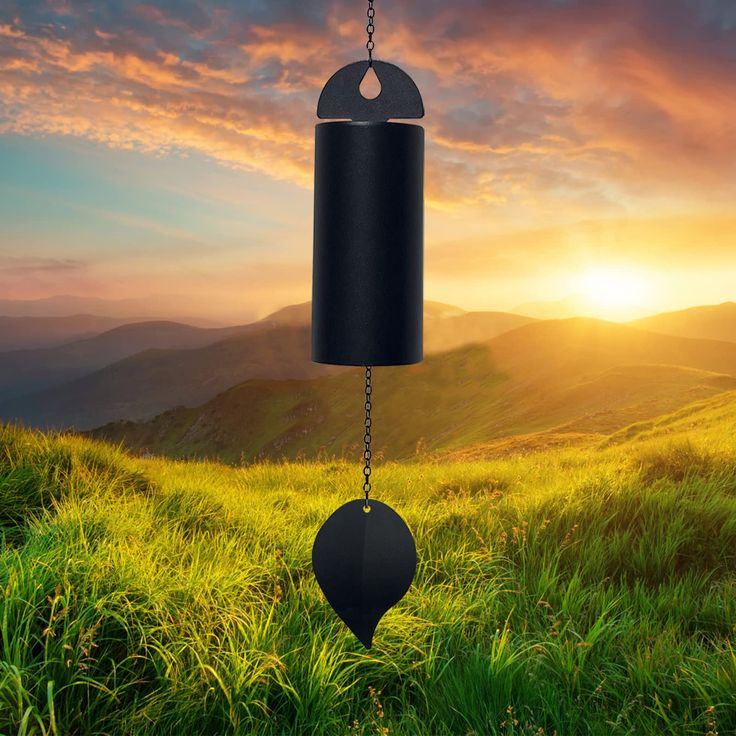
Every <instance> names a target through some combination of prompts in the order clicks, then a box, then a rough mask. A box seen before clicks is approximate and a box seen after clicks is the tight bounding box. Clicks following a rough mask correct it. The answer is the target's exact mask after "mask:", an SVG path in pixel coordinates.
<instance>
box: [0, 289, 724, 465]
mask: <svg viewBox="0 0 736 736" xmlns="http://www.w3.org/2000/svg"><path fill="white" fill-rule="evenodd" d="M309 317H310V305H309V303H305V304H298V305H293V306H290V307H286V308H284V309H282V310H279V311H278V312H275V313H274V314H272V315H269V316H268V317H266V318H265V319H263V320H260V321H258V322H255V323H251V324H247V325H239V326H234V327H227V328H201V327H192V326H191V325H186V324H179V323H175V322H163V321H146V322H142V323H133V324H126V325H123V326H116V327H114V328H113V329H110V330H107V331H104V332H102V333H101V334H97V335H95V336H93V337H84V338H83V339H78V340H70V341H67V342H65V343H64V344H61V345H55V346H52V347H46V348H33V349H25V350H15V351H6V352H4V353H0V417H2V418H3V419H4V420H6V421H17V422H21V423H24V424H29V425H34V426H39V427H42V428H57V429H77V430H94V432H95V433H96V434H98V435H100V436H105V437H107V438H110V439H115V440H118V441H123V442H125V443H126V444H127V445H129V446H130V447H133V448H135V449H138V450H148V451H152V452H166V453H169V454H173V455H176V456H190V455H196V456H214V455H216V456H218V457H222V458H225V459H228V460H231V461H232V460H237V459H239V458H240V457H241V456H243V457H248V458H254V457H264V456H265V457H280V456H287V457H294V456H297V455H300V454H310V453H314V452H315V451H317V450H319V449H322V450H323V451H324V452H327V453H329V454H341V453H343V452H351V451H352V449H353V448H354V446H355V445H356V443H357V442H358V441H359V439H360V426H361V417H360V416H359V415H360V410H361V407H362V401H360V400H359V399H360V395H361V385H360V384H361V380H362V379H361V377H360V373H359V371H356V370H355V369H350V368H345V367H336V366H325V365H319V364H315V363H312V362H311V360H310V355H309V352H310V351H309ZM424 319H425V352H426V353H427V359H426V360H425V362H424V363H422V364H419V365H416V366H409V367H402V368H381V369H378V370H377V371H376V379H377V381H376V383H377V386H376V398H377V402H376V409H375V411H376V414H377V416H380V414H381V413H382V412H385V413H386V414H387V416H388V419H384V420H382V421H381V424H380V425H379V426H380V427H382V431H381V432H380V433H379V435H378V437H377V444H378V448H379V450H383V452H384V453H385V454H387V456H396V457H405V456H408V455H411V454H413V453H415V452H416V451H417V448H419V450H420V451H433V452H434V451H437V452H439V451H443V452H451V451H454V450H457V449H462V448H469V447H478V448H484V447H488V446H489V443H490V444H493V443H497V442H498V441H499V438H504V437H509V436H512V435H514V436H527V435H528V436H530V437H532V439H530V440H529V441H530V442H543V443H544V442H549V441H552V440H551V439H550V438H551V437H552V436H553V435H554V436H555V437H558V438H560V441H562V442H568V441H570V440H571V438H574V437H575V436H580V437H588V436H598V435H600V434H606V433H608V432H609V431H615V430H616V429H619V428H620V427H622V426H625V425H626V424H627V423H629V422H631V421H638V420H640V419H642V418H648V417H652V416H656V415H657V413H658V412H659V413H661V412H663V411H671V410H673V409H676V408H677V407H679V406H681V405H682V404H683V403H684V402H686V401H691V400H693V398H701V397H706V396H710V395H712V394H714V393H717V392H719V391H723V390H727V389H729V388H731V387H732V382H733V381H734V378H733V376H736V329H735V328H736V305H735V304H733V303H730V302H728V303H725V304H721V305H715V306H708V307H695V308H692V309H688V310H681V311H678V312H670V313H664V314H658V315H654V316H652V317H649V318H646V319H642V320H637V321H635V322H632V323H630V324H628V325H622V324H617V323H609V322H604V321H601V320H592V319H585V318H573V319H562V320H541V321H539V320H535V319H533V318H531V317H525V316H521V315H517V314H511V313H504V312H467V311H464V310H462V309H459V308H457V307H453V306H450V305H445V304H440V303H436V302H427V303H426V304H425V315H424ZM1 326H2V322H1V321H0V328H1ZM102 326H104V325H102ZM665 333H667V334H665ZM1 336H2V330H1V329H0V337H1ZM713 338H715V339H713ZM356 397H357V398H356ZM95 428H99V429H95ZM539 433H542V435H544V437H538V436H537V435H538V434H539ZM554 441H557V440H554Z"/></svg>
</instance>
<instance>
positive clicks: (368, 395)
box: [363, 365, 373, 509]
mask: <svg viewBox="0 0 736 736" xmlns="http://www.w3.org/2000/svg"><path fill="white" fill-rule="evenodd" d="M372 394H373V385H372V383H371V367H370V366H369V365H367V366H366V367H365V424H364V426H365V434H364V435H363V442H364V443H365V450H363V460H364V465H363V477H364V481H363V494H364V496H365V498H364V500H363V508H364V509H368V508H369V506H368V496H369V495H370V492H371V424H372V420H371V409H372V408H373V402H372Z"/></svg>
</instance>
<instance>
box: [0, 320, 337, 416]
mask: <svg viewBox="0 0 736 736" xmlns="http://www.w3.org/2000/svg"><path fill="white" fill-rule="evenodd" d="M335 370H337V369H335V368H332V367H331V366H320V365H318V364H316V363H312V362H311V361H310V360H309V331H308V329H307V328H277V327H273V326H269V325H268V324H263V325H261V324H258V323H256V326H254V327H253V328H252V329H248V330H247V331H245V332H244V334H241V335H237V336H235V337H231V338H228V339H226V340H220V341H218V342H216V343H213V344H211V345H206V346H204V347H201V348H196V349H181V350H173V349H170V350H162V349H152V350H147V351H144V352H142V353H138V354H137V355H134V356H132V357H130V358H126V359H124V360H121V361H118V362H116V363H113V364H111V365H108V366H106V367H104V368H102V369H100V370H99V371H96V372H95V373H92V374H90V375H88V376H84V377H83V378H78V379H76V380H74V381H71V382H69V383H66V384H64V385H62V386H60V387H59V388H52V389H48V390H46V391H41V392H39V393H35V394H33V395H32V396H27V397H22V398H20V399H16V400H10V401H6V402H4V403H3V404H0V416H2V417H4V418H5V419H6V420H7V421H13V420H16V421H18V420H19V421H22V422H24V423H27V424H30V425H33V426H39V427H62V428H63V427H72V426H73V427H76V428H78V429H87V428H91V427H94V426H96V425H99V424H102V423H104V422H108V421H110V420H111V419H113V418H115V417H133V418H145V417H149V416H152V415H154V414H156V413H158V412H161V411H164V410H165V409H167V408H169V407H171V406H177V405H181V404H197V403H201V402H202V401H206V400H207V399H209V398H211V397H212V396H215V395H217V394H218V393H220V392H221V391H224V390H225V389H227V388H229V387H230V386H232V385H233V384H234V383H239V382H241V381H245V380H249V379H253V378H262V377H269V378H275V379H280V380H281V379H287V378H309V377H313V376H318V375H321V374H325V373H329V372H334V371H335Z"/></svg>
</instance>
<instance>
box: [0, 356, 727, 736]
mask: <svg viewBox="0 0 736 736" xmlns="http://www.w3.org/2000/svg"><path fill="white" fill-rule="evenodd" d="M479 359H480V358H479ZM441 365H442V364H441V363H438V364H437V366H435V367H434V368H432V370H440V369H441ZM735 425H736V392H729V393H722V394H720V395H718V396H715V397H712V398H710V399H708V400H705V401H701V402H699V403H697V404H694V405H691V406H688V407H686V408H683V409H681V410H679V411H678V412H676V413H675V414H673V415H671V416H668V417H660V418H659V419H657V420H655V421H654V422H653V423H651V424H650V425H647V426H644V425H639V426H637V427H636V428H632V429H629V430H622V431H621V432H619V433H618V434H616V435H614V436H613V437H612V438H611V439H610V440H601V441H598V442H597V443H594V444H592V445H590V444H589V446H588V447H587V448H581V447H575V448H570V449H558V450H547V451H541V452H535V453H533V454H524V455H520V454H518V453H516V454H513V455H511V456H508V457H504V458H500V459H494V460H481V461H474V462H467V461H466V462H438V461H437V460H436V459H433V460H431V461H428V462H425V461H414V462H411V463H403V464H400V463H378V464H377V465H376V469H375V475H374V481H375V486H374V488H375V494H376V496H377V497H378V498H380V499H381V500H383V501H385V502H387V503H390V504H391V505H392V506H394V507H395V508H396V509H397V510H399V511H400V512H401V514H402V515H403V516H404V518H405V519H406V521H407V523H408V525H409V526H410V528H411V529H412V531H413V533H414V535H415V538H416V542H417V550H418V557H419V565H418V569H417V573H416V577H415V580H414V584H413V585H412V587H411V589H410V590H409V592H408V594H407V596H406V597H405V598H404V599H403V600H402V602H401V603H400V604H399V605H398V606H397V607H395V608H394V609H392V610H391V611H390V612H389V613H388V614H387V615H386V616H385V617H384V619H383V621H382V622H381V624H380V625H379V628H378V631H377V635H376V637H375V644H374V648H373V649H372V650H370V651H369V652H367V651H365V650H364V649H362V647H361V646H360V645H359V644H358V643H357V641H356V640H355V639H354V638H353V637H352V636H351V635H350V634H349V632H348V631H347V630H346V629H345V627H344V626H342V624H341V623H340V622H339V620H338V619H337V617H336V616H335V615H334V614H333V613H332V611H331V610H330V609H329V607H328V606H327V604H326V603H325V601H324V598H323V597H322V595H321V593H320V591H319V589H318V587H317V585H316V583H315V581H314V578H313V576H312V572H311V563H310V550H311V544H312V540H313V538H314V535H315V533H316V531H317V529H318V527H319V525H320V524H321V523H322V522H323V521H324V520H325V519H326V518H327V516H328V515H329V514H330V513H331V512H332V511H333V510H334V509H335V508H336V507H337V506H338V505H339V504H341V503H342V502H344V501H346V500H348V499H350V498H355V497H356V496H357V495H358V490H359V485H360V468H359V467H358V464H357V463H344V462H340V461H337V462H329V463H315V462H299V463H293V464H289V463H278V464H271V463H258V464H255V465H252V466H249V467H244V468H232V467H226V466H221V465H215V464H208V463H182V462H171V461H164V460H143V459H136V458H131V457H128V456H126V455H124V454H122V453H121V452H119V451H117V450H115V449H113V448H112V447H110V446H107V445H104V444H101V443H98V442H92V441H90V440H85V439H81V438H78V437H67V436H60V437H47V436H43V435H40V434H35V433H29V432H24V431H21V430H18V429H14V428H7V427H6V428H2V427H0V531H1V532H2V535H3V546H2V547H0V733H6V734H10V733H12V734H28V735H30V734H34V735H37V736H41V735H42V734H78V735H79V736H88V735H89V736H91V735H92V734H108V735H109V736H127V735H128V734H136V735H140V736H154V735H155V736H179V735H180V734H198V735H200V736H221V735H222V734H234V735H235V736H250V735H251V734H258V735H259V736H277V735H278V736H284V735H287V736H299V735H301V734H313V735H314V736H323V735H324V736H333V735H334V734H355V735H356V736H357V734H362V735H365V736H369V735H375V734H386V733H388V734H390V735H391V736H427V735H428V734H431V735H432V736H452V735H454V734H471V733H473V734H490V735H492V736H501V735H503V736H508V735H509V734H517V735H519V734H525V735H528V736H539V735H540V734H554V733H557V734H558V735H559V736H562V735H563V734H564V736H591V735H592V736H609V735H610V736H623V735H624V734H637V736H661V734H708V733H710V734H714V733H721V734H729V733H734V732H735V731H736V657H735V656H734V646H733V636H734V621H736V496H734V488H736V439H735V436H734V433H733V427H734V426H735Z"/></svg>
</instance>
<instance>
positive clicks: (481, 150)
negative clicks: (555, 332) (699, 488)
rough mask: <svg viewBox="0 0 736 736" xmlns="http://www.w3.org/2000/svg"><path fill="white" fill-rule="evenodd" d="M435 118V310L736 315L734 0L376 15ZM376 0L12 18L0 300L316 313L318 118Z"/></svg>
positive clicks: (3, 88) (513, 5) (113, 9)
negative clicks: (733, 311)
mask: <svg viewBox="0 0 736 736" xmlns="http://www.w3.org/2000/svg"><path fill="white" fill-rule="evenodd" d="M375 6H376V33H375V43H376V52H375V54H376V58H378V59H382V60H386V61H392V62H394V63H397V64H399V65H400V66H402V67H403V68H404V69H405V70H406V71H408V72H409V73H410V74H411V75H412V77H413V78H414V79H415V81H416V82H417V84H418V86H419V88H420V90H421V92H422V95H423V98H424V103H425V108H426V117H425V118H424V120H423V121H422V124H423V125H424V126H425V128H426V136H427V147H426V171H427V174H426V213H425V223H426V231H425V232H426V239H425V246H426V289H425V291H426V296H427V297H428V298H430V299H435V300H438V301H443V302H448V303H451V304H456V305H459V306H461V307H464V308H466V309H507V310H508V309H513V308H515V307H517V306H518V305H523V304H528V303H530V302H543V301H556V300H561V299H565V298H569V297H572V298H573V299H574V300H579V301H580V300H581V301H582V303H583V304H584V306H583V307H581V308H584V309H586V311H588V312H589V313H592V314H595V315H596V316H604V317H609V318H625V317H629V316H632V317H633V316H637V315H639V314H645V313H650V312H655V311H662V310H665V309H675V308H680V307H684V306H689V305H694V304H713V303H717V302H721V301H726V300H736V2H734V0H617V1H616V2H613V1H610V2H608V1H604V0H578V1H577V2H575V1H574V0H567V1H566V0H498V1H493V2H491V1H486V2H480V1H475V2H473V1H471V0H461V1H454V2H427V0H423V1H422V2H420V1H419V0H411V1H410V2H409V1H407V2H392V3H388V2H383V1H382V0H376V2H375ZM365 10H366V3H365V2H363V1H362V0H350V1H347V0H340V1H339V2H324V1H322V0H311V1H310V2H281V1H279V0H271V1H267V0H261V1H258V2H255V1H249V0H246V1H245V2H229V3H214V2H205V1H204V0H198V1H197V0H194V1H191V0H190V1H182V0H171V1H170V2H158V3H156V2H150V3H136V2H117V3H112V2H94V3H92V2H69V1H67V0H48V1H47V2H36V1H34V0H22V1H18V2H14V1H13V0H10V1H9V0H0V298H5V299H36V298H43V297H48V296H52V295H56V294H75V295H80V296H93V297H102V298H105V299H121V298H135V299H141V300H142V302H141V303H142V304H147V305H150V309H149V311H150V312H151V313H153V312H154V311H156V310H157V309H162V310H164V311H166V310H168V311H170V312H171V313H172V314H181V313H186V314H194V313H196V314H200V315H202V316H207V317H211V318H214V319H220V320H225V321H243V320H246V319H248V318H251V317H253V316H258V315H263V314H265V313H266V312H268V311H271V310H273V309H275V308H278V307H280V306H283V305H286V304H289V303H294V302H299V301H305V300H307V299H308V298H309V295H310V288H311V281H310V273H311V247H312V211H311V210H312V190H311V185H312V153H313V138H314V130H313V128H314V124H315V122H317V121H316V118H315V107H316V102H317V97H318V95H319V91H320V89H321V87H322V85H323V84H324V82H325V81H326V80H327V78H328V77H329V76H330V75H331V74H332V72H334V71H335V70H336V69H338V68H339V67H341V66H343V65H344V64H346V63H348V62H351V61H355V60H358V59H362V58H364V55H365V48H364V44H365Z"/></svg>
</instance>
